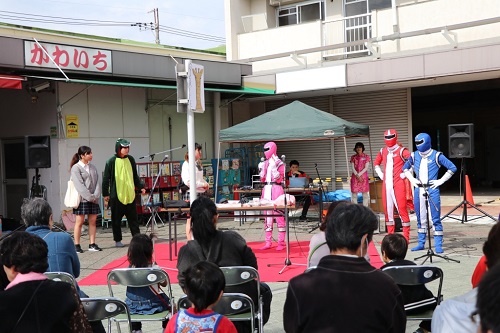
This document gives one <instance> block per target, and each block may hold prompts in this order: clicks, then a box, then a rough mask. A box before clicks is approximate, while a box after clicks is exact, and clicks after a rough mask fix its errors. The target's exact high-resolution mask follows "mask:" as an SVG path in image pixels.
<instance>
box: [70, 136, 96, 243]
mask: <svg viewBox="0 0 500 333" xmlns="http://www.w3.org/2000/svg"><path fill="white" fill-rule="evenodd" d="M91 161H92V149H90V147H87V146H80V147H79V148H78V152H77V153H76V154H75V155H73V158H72V159H71V162H70V168H71V179H72V180H73V184H74V185H75V188H76V191H77V192H78V194H80V196H81V197H82V200H81V201H80V205H79V206H78V207H77V208H75V209H73V214H75V215H76V223H75V229H74V231H73V236H74V238H75V250H76V252H78V253H83V249H82V247H81V246H80V237H81V235H82V226H83V222H84V220H85V215H87V216H88V222H89V237H90V244H89V251H102V249H101V248H100V247H99V246H97V244H96V243H95V235H96V219H97V214H99V213H100V207H99V198H100V196H101V185H100V184H99V174H98V172H97V168H96V167H95V166H94V165H93V164H91V163H90V162H91Z"/></svg>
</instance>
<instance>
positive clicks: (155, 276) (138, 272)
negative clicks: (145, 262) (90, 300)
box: [108, 267, 170, 295]
mask: <svg viewBox="0 0 500 333" xmlns="http://www.w3.org/2000/svg"><path fill="white" fill-rule="evenodd" d="M164 281H166V282H167V286H170V278H169V276H168V274H167V272H165V271H164V270H162V269H161V268H154V267H146V268H115V269H113V270H111V271H110V272H109V273H108V288H109V292H110V294H111V295H113V291H112V289H111V282H115V283H117V284H121V285H122V286H128V287H147V286H150V285H154V284H157V283H162V282H164Z"/></svg>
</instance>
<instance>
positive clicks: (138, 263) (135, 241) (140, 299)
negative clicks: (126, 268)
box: [125, 234, 170, 333]
mask: <svg viewBox="0 0 500 333" xmlns="http://www.w3.org/2000/svg"><path fill="white" fill-rule="evenodd" d="M153 237H156V236H155V235H154V234H151V235H150V236H148V235H146V234H137V235H134V237H132V240H131V241H130V245H129V248H128V253H127V256H128V262H129V263H130V267H134V268H140V267H158V266H156V265H153V240H152V239H153ZM166 285H167V282H166V281H164V282H163V283H159V284H158V285H152V286H148V287H127V293H126V296H127V298H126V299H125V303H127V305H128V307H129V309H130V313H131V314H153V313H157V312H163V311H165V310H167V309H170V300H169V299H168V297H167V295H165V293H164V292H163V291H162V290H161V288H160V286H162V287H165V286H166ZM166 326H167V321H164V322H163V323H162V327H163V328H165V327H166ZM132 333H142V323H141V322H132Z"/></svg>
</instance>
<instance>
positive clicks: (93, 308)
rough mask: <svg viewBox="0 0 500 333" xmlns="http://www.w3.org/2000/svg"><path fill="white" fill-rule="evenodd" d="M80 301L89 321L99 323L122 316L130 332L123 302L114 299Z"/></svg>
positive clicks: (100, 298)
mask: <svg viewBox="0 0 500 333" xmlns="http://www.w3.org/2000/svg"><path fill="white" fill-rule="evenodd" d="M81 300H82V305H83V308H84V310H85V313H86V314H87V318H88V319H89V321H101V320H105V319H110V318H114V317H116V316H118V315H120V314H124V315H125V316H126V319H127V325H128V331H129V332H132V327H131V325H130V313H129V310H128V307H127V304H125V302H124V301H122V300H120V299H118V298H115V297H96V298H82V299H81ZM108 326H109V325H108ZM108 330H109V328H108Z"/></svg>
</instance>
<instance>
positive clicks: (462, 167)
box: [441, 157, 497, 223]
mask: <svg viewBox="0 0 500 333" xmlns="http://www.w3.org/2000/svg"><path fill="white" fill-rule="evenodd" d="M466 174H467V172H466V168H465V161H464V158H463V157H462V162H461V163H460V177H461V182H462V186H461V187H462V189H463V193H464V199H463V200H462V201H461V202H460V203H459V204H458V205H457V206H455V208H453V209H452V210H451V211H449V212H448V213H447V214H446V215H444V216H443V217H442V218H441V221H442V220H443V219H445V218H446V217H449V218H450V219H455V220H458V221H462V223H464V222H468V221H474V220H477V219H480V218H481V217H483V216H476V217H474V218H472V219H469V220H467V206H470V207H471V208H474V209H475V210H477V211H479V212H481V213H483V214H484V215H485V216H488V217H489V218H491V219H492V220H493V221H497V219H496V218H494V217H493V216H491V215H490V214H488V213H486V212H485V211H484V210H482V209H480V208H479V207H477V206H476V205H474V204H473V203H470V202H469V201H467V186H466V184H465V179H466V178H465V177H466ZM462 205H463V206H464V207H463V211H462V218H461V219H458V218H456V217H454V216H449V215H450V214H451V213H453V212H454V211H456V210H457V209H458V208H459V207H460V206H462Z"/></svg>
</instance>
